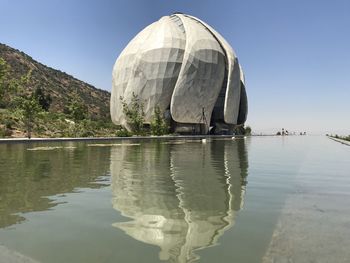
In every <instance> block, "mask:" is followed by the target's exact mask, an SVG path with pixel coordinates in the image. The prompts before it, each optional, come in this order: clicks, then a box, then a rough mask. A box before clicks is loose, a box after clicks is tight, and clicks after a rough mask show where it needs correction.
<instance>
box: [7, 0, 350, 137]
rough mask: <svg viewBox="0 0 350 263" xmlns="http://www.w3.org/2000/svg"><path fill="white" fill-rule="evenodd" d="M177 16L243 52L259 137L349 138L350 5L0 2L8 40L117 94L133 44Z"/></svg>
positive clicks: (277, 0)
mask: <svg viewBox="0 0 350 263" xmlns="http://www.w3.org/2000/svg"><path fill="white" fill-rule="evenodd" d="M176 11H179V12H183V13H188V14H191V15H194V16H197V17H199V18H200V19H202V20H204V21H206V22H207V23H208V24H210V25H211V26H213V27H214V28H215V29H216V30H217V31H218V32H220V33H221V34H222V35H223V36H224V37H225V38H226V39H227V40H228V42H229V43H231V45H232V47H233V48H234V49H235V51H236V53H237V55H238V57H239V60H240V63H241V64H242V66H243V68H244V71H245V74H246V81H247V93H248V99H249V115H248V121H247V124H248V125H251V126H252V128H253V130H254V131H257V132H275V131H277V129H280V128H282V127H284V128H286V129H289V130H292V131H300V130H306V131H308V132H310V133H325V132H333V133H340V134H341V133H343V134H350V85H349V84H350V15H349V14H350V1H349V0H332V1H330V0H264V1H262V0H244V1H238V0H224V1H221V0H216V1H205V0H197V1H191V0H149V1H146V0H143V1H141V0H139V1H136V0H120V1H117V0H110V1H107V0H99V1H97V0H95V1H89V0H79V1H78V0H76V1H74V0H50V1H48V0H22V1H19V0H0V13H1V15H0V42H1V43H5V44H8V45H10V46H12V47H14V48H17V49H19V50H21V51H24V52H25V53H27V54H29V55H30V56H32V57H33V58H34V59H36V60H38V61H40V62H42V63H43V64H46V65H48V66H51V67H53V68H57V69H60V70H62V71H65V72H67V73H69V74H71V75H73V76H75V77H77V78H78V79H81V80H83V81H86V82H88V83H91V84H93V85H94V86H96V87H98V88H101V89H106V90H110V89H111V71H112V67H113V64H114V62H115V60H116V58H117V57H118V55H119V53H120V52H121V51H122V49H123V48H124V47H125V45H126V44H127V43H128V42H129V41H130V40H131V38H132V37H133V36H134V35H136V34H137V33H138V32H139V31H140V30H142V29H143V28H144V27H145V26H147V25H148V24H150V23H152V22H154V21H156V20H158V19H159V18H160V17H161V16H164V15H169V14H171V13H173V12H176Z"/></svg>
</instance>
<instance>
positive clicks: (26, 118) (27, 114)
mask: <svg viewBox="0 0 350 263" xmlns="http://www.w3.org/2000/svg"><path fill="white" fill-rule="evenodd" d="M18 99H19V101H18V104H17V105H18V106H19V108H20V109H21V111H22V119H23V122H24V125H25V127H26V130H27V136H28V139H30V138H31V137H32V129H33V126H34V124H35V122H36V119H37V117H38V115H39V113H40V112H41V110H42V109H41V107H40V105H39V103H38V101H37V100H36V99H35V97H34V96H30V97H20V98H18Z"/></svg>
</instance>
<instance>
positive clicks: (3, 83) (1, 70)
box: [0, 58, 10, 107]
mask: <svg viewBox="0 0 350 263" xmlns="http://www.w3.org/2000/svg"><path fill="white" fill-rule="evenodd" d="M9 71H10V66H9V65H8V64H7V63H6V61H5V60H4V59H2V58H0V107H4V106H5V97H6V95H7V93H8V89H9Z"/></svg>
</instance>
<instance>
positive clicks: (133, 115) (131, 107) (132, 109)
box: [119, 92, 145, 135]
mask: <svg viewBox="0 0 350 263" xmlns="http://www.w3.org/2000/svg"><path fill="white" fill-rule="evenodd" d="M119 99H120V101H121V103H122V106H123V113H124V114H125V116H126V118H127V122H128V124H129V125H130V128H131V130H132V132H133V133H135V134H136V135H143V134H144V133H145V131H144V128H143V123H144V121H145V112H144V111H143V104H142V103H141V101H140V99H139V98H138V97H137V95H135V93H134V92H133V93H132V98H131V102H130V103H129V104H128V103H127V102H126V101H125V100H124V98H123V97H122V96H120V98H119Z"/></svg>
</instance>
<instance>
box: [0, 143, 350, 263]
mask: <svg viewBox="0 0 350 263" xmlns="http://www.w3.org/2000/svg"><path fill="white" fill-rule="evenodd" d="M349 247H350V147H348V146H345V145H342V144H339V143H336V142H334V141H331V140H329V139H327V138H324V137H307V136H300V137H284V138H281V137H253V138H247V139H236V140H231V139H224V140H223V139H221V140H209V141H208V142H207V143H201V142H200V141H190V140H187V141H185V140H183V141H165V140H163V141H139V142H135V141H132V142H131V141H123V142H103V143H101V142H98V143H96V142H76V143H72V142H65V143H30V144H20V143H18V144H0V262H6V261H8V260H13V262H48V263H50V262H59V263H61V262H106V263H107V262H164V261H165V262H350V252H349Z"/></svg>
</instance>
